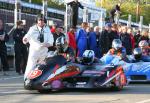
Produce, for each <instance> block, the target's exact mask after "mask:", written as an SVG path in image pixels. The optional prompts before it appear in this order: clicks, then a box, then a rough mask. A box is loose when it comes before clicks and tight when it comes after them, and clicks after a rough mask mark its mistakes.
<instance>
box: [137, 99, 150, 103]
mask: <svg viewBox="0 0 150 103" xmlns="http://www.w3.org/2000/svg"><path fill="white" fill-rule="evenodd" d="M136 103H150V99H146V100H143V101H140V102H136Z"/></svg>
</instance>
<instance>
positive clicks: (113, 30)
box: [108, 24, 119, 48]
mask: <svg viewBox="0 0 150 103" xmlns="http://www.w3.org/2000/svg"><path fill="white" fill-rule="evenodd" d="M109 25H110V24H109ZM108 36H109V40H110V48H111V46H112V41H113V40H114V39H119V35H118V28H117V24H112V26H111V25H110V29H109V30H108Z"/></svg>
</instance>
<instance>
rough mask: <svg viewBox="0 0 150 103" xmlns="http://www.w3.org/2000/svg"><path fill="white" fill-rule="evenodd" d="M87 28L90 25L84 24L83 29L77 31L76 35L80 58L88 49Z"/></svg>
mask: <svg viewBox="0 0 150 103" xmlns="http://www.w3.org/2000/svg"><path fill="white" fill-rule="evenodd" d="M87 27H88V23H87V22H83V23H82V24H81V28H80V29H79V30H78V31H77V34H76V43H77V48H78V56H79V57H82V55H83V53H84V51H85V50H86V49H87V33H86V28H87Z"/></svg>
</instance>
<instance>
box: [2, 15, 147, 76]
mask: <svg viewBox="0 0 150 103" xmlns="http://www.w3.org/2000/svg"><path fill="white" fill-rule="evenodd" d="M2 25H3V22H2V20H0V57H1V61H2V64H3V71H4V73H5V71H7V70H9V66H8V63H7V62H8V61H7V50H6V45H5V42H7V41H8V39H9V36H8V35H7V33H6V32H5V31H4V29H3V26H2ZM60 37H64V38H66V39H64V40H65V41H64V45H65V46H67V47H69V48H71V49H72V51H73V53H72V54H74V57H81V58H82V57H83V56H84V54H86V55H89V54H94V58H97V59H100V58H101V57H103V56H104V55H105V54H107V53H108V52H109V53H110V54H112V53H115V52H116V51H117V50H119V49H114V50H113V49H112V48H113V47H114V48H115V47H116V46H115V45H117V44H113V43H114V42H116V43H118V40H120V42H121V45H120V44H119V47H120V48H123V49H121V50H122V52H124V50H125V53H126V55H132V53H133V51H134V49H135V48H137V47H139V46H140V47H141V48H142V52H143V55H148V56H149V55H150V48H149V46H150V34H149V32H148V30H143V31H139V30H138V31H136V32H134V31H133V29H132V28H131V27H130V28H128V27H127V26H123V25H118V24H115V23H107V24H106V25H105V27H104V28H99V27H98V26H95V27H94V28H93V27H90V26H89V24H88V23H87V22H83V23H82V24H81V27H80V28H74V27H70V29H69V31H68V33H67V34H65V33H64V29H63V27H58V26H57V25H53V26H50V27H49V26H47V25H46V19H45V17H44V16H43V15H42V14H41V15H38V16H37V18H36V24H35V25H33V26H32V27H30V29H29V31H28V32H26V31H25V30H24V29H23V23H22V21H18V22H17V28H16V29H15V30H14V32H13V39H14V42H15V44H14V49H15V68H16V72H17V73H18V74H19V75H20V74H24V73H25V75H28V73H29V71H30V70H32V69H33V68H34V67H35V65H36V64H37V62H41V61H43V60H44V59H45V58H47V56H48V54H50V55H51V56H53V54H54V53H55V51H56V50H58V49H57V46H58V44H59V43H58V41H60V42H62V39H59V40H58V38H60ZM114 40H115V41H114ZM141 41H142V43H141ZM146 43H147V44H146ZM145 44H146V45H145ZM143 45H144V47H143ZM62 48H63V50H67V49H66V48H65V47H63V46H62ZM116 48H118V47H116ZM143 48H144V49H143ZM145 48H146V49H145ZM69 50H70V49H69ZM87 50H89V51H87ZM90 50H92V52H91V51H90ZM85 51H86V53H85ZM88 52H89V54H88ZM122 52H121V53H122ZM27 57H28V58H27ZM22 61H23V62H22ZM5 74H6V73H5Z"/></svg>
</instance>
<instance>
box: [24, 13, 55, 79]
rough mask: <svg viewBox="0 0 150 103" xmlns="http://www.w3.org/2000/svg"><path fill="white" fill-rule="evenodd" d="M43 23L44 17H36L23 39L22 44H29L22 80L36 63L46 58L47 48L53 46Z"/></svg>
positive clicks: (49, 34) (44, 21) (47, 29)
mask: <svg viewBox="0 0 150 103" xmlns="http://www.w3.org/2000/svg"><path fill="white" fill-rule="evenodd" d="M45 23H46V19H45V18H44V16H43V15H42V14H41V15H38V17H37V20H36V24H35V25H33V26H32V27H30V29H29V31H28V33H27V34H26V35H25V36H24V38H23V43H24V44H27V43H29V44H30V47H29V56H28V62H27V66H26V71H25V75H24V78H25V77H26V76H27V75H28V74H29V72H30V71H31V70H33V69H35V68H34V67H35V65H36V64H37V62H38V61H42V60H44V59H45V58H46V56H47V53H48V47H50V46H53V42H54V38H53V35H52V34H51V32H50V29H49V27H48V26H46V24H45Z"/></svg>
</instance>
